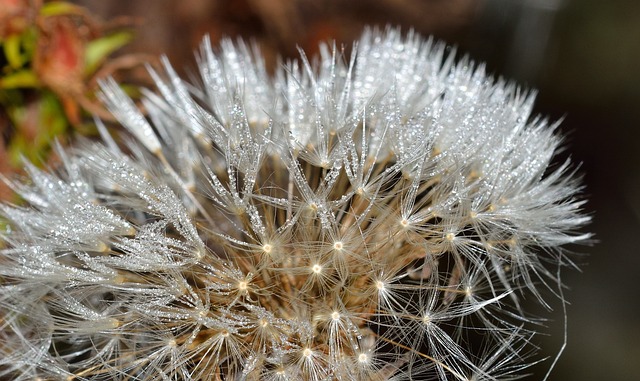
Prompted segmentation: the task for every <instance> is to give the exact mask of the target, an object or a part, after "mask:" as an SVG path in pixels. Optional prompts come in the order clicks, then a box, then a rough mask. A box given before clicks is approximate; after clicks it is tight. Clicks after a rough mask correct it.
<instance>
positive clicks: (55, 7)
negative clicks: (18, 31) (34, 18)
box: [40, 1, 82, 16]
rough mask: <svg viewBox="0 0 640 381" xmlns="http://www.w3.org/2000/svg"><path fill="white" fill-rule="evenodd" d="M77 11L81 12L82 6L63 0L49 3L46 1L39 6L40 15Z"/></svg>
mask: <svg viewBox="0 0 640 381" xmlns="http://www.w3.org/2000/svg"><path fill="white" fill-rule="evenodd" d="M78 13H82V8H80V7H79V6H77V5H74V4H70V3H67V2H64V1H53V2H51V3H46V4H44V5H42V7H41V8H40V14H41V15H42V16H57V15H68V14H78Z"/></svg>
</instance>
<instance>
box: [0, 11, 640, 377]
mask: <svg viewBox="0 0 640 381" xmlns="http://www.w3.org/2000/svg"><path fill="white" fill-rule="evenodd" d="M2 1H5V2H8V3H17V2H18V1H7V0H2ZM2 1H0V2H2ZM36 3H37V1H36ZM73 3H75V4H78V5H82V6H84V7H86V9H87V13H88V14H91V22H87V24H88V27H87V26H85V27H87V28H88V29H89V30H91V31H92V32H93V34H91V33H90V34H89V37H88V38H89V39H95V38H97V37H96V36H99V35H100V33H101V32H103V31H104V30H108V29H109V27H110V26H109V25H110V24H109V23H107V22H106V21H104V20H111V21H112V23H115V24H116V25H117V26H123V25H124V26H126V27H127V28H128V30H129V31H131V32H132V33H131V36H133V39H127V40H126V44H125V43H121V44H116V45H117V47H120V45H122V46H125V45H126V46H125V47H124V48H123V49H119V50H118V51H117V53H116V55H115V57H125V58H123V59H121V61H126V62H124V63H123V62H120V61H118V62H119V63H120V66H118V69H120V68H126V69H127V70H128V71H127V74H126V75H124V77H123V78H125V79H126V80H130V81H132V82H144V80H143V79H141V78H142V77H143V76H144V74H142V73H143V70H142V67H141V65H139V64H140V63H141V61H142V60H144V59H146V58H148V57H158V56H159V55H160V54H166V55H167V56H168V57H169V59H170V61H171V62H172V63H173V65H174V67H175V68H177V69H179V71H180V70H181V74H182V75H188V73H191V72H194V68H195V60H194V58H193V52H194V51H195V50H196V49H197V48H198V45H199V43H200V41H201V39H202V36H203V35H205V34H208V35H210V36H211V39H212V40H213V41H214V44H215V42H216V41H217V40H219V39H220V38H222V37H224V36H229V37H236V36H241V37H244V38H250V39H253V40H254V41H256V42H257V43H258V44H259V45H260V47H261V49H262V51H263V52H264V54H265V56H266V60H267V64H268V65H269V67H271V68H273V67H274V66H275V65H277V57H278V56H281V57H297V56H298V53H297V50H296V46H300V47H302V48H303V49H304V50H305V51H306V52H307V54H308V55H312V54H313V53H314V52H315V51H316V50H317V45H318V43H319V42H320V41H327V40H333V39H335V40H336V41H338V43H343V44H345V46H350V45H351V42H352V41H353V40H355V39H357V38H358V36H359V35H360V33H361V31H362V29H363V27H364V26H365V25H378V26H382V27H383V26H385V25H387V24H390V25H397V26H401V27H402V29H403V30H408V29H409V28H414V29H415V30H416V31H418V32H419V33H421V34H423V35H433V36H435V37H436V38H438V39H442V40H444V41H446V42H447V43H449V44H453V45H455V46H457V48H458V51H459V52H460V53H459V55H462V54H464V53H467V54H468V55H469V56H471V57H472V58H473V59H475V60H476V61H482V62H485V63H486V65H487V68H488V72H490V73H493V74H495V75H501V76H503V77H505V78H508V79H511V80H514V81H516V82H518V83H520V84H522V85H524V86H526V87H529V88H534V89H537V90H539V96H538V101H537V107H536V111H537V113H539V114H542V115H545V116H548V117H549V118H550V119H552V120H558V119H563V122H562V127H561V130H562V132H563V133H564V135H565V136H566V145H567V153H568V154H570V156H571V157H572V158H573V160H574V162H576V163H582V164H581V168H580V171H581V172H582V173H583V174H584V178H585V183H586V190H585V193H586V196H587V197H588V199H589V203H588V204H587V209H588V211H589V212H590V213H592V214H593V216H594V222H593V224H592V225H591V226H590V227H589V229H590V231H592V232H595V234H596V236H595V237H596V239H597V240H598V242H597V243H596V244H595V245H594V246H593V247H576V248H573V249H574V250H575V251H578V252H580V253H584V254H586V255H584V256H576V257H575V258H576V261H577V262H578V263H580V265H581V270H582V271H581V272H579V271H570V270H569V271H565V273H564V281H565V283H566V284H567V285H568V286H569V289H568V290H567V292H566V296H567V298H568V299H569V301H570V302H571V305H569V306H568V315H569V322H568V324H569V326H568V346H567V349H566V351H565V353H564V354H563V356H562V357H561V358H560V360H559V361H558V364H557V366H556V368H555V369H554V371H553V373H552V374H551V376H550V378H549V379H550V380H566V381H572V380H581V381H590V380H594V381H595V380H620V381H624V380H638V379H639V378H640V318H639V316H640V297H639V295H638V294H639V293H638V291H640V286H639V285H638V284H639V283H640V282H639V281H640V275H638V274H637V272H638V271H640V249H639V248H638V247H639V243H638V241H637V239H638V238H639V237H640V141H639V138H640V131H639V129H640V1H637V0H609V1H601V0H573V1H571V0H520V1H518V0H425V1H411V0H375V1H355V0H350V1H349V0H328V1H314V0H299V1H293V0H271V1H261V0H237V1H231V0H226V1H225V0H219V1H207V0H181V1H178V0H154V1H143V0H112V1H91V0H84V1H80V0H78V1H73ZM0 16H2V12H1V10H0ZM119 16H124V17H119ZM94 17H95V19H93V18H94ZM96 20H100V21H99V22H98V21H96ZM114 20H115V21H114ZM96 25H99V26H98V27H96ZM111 26H112V25H111ZM92 28H93V29H92ZM1 29H2V28H0V32H1ZM114 50H115V49H114ZM141 53H145V54H148V55H147V56H141V55H140V54H141ZM109 54H111V51H109ZM41 66H42V65H41ZM112 66H113V65H112ZM107 69H109V68H107ZM107 69H105V70H103V72H108V73H110V74H111V72H112V71H113V72H115V70H107ZM40 71H41V72H42V69H41V70H40ZM97 72H100V70H97ZM90 79H91V80H94V78H93V77H91V78H90ZM49 82H51V83H49ZM49 82H46V83H45V84H47V85H50V87H51V88H52V89H53V90H54V92H55V91H58V93H59V92H60V86H59V85H58V87H56V84H57V83H58V82H59V81H58V82H56V81H55V78H54V80H49ZM64 83H67V82H64ZM87 98H88V100H87V101H85V102H84V104H83V102H80V101H78V102H76V103H79V106H78V105H76V108H78V107H79V108H80V109H83V110H85V111H87V110H89V111H92V109H91V108H92V107H95V105H94V104H93V103H92V99H91V96H87ZM74 99H75V98H74ZM67 103H69V104H70V105H68V104H67ZM67 103H65V102H62V105H63V107H62V108H63V111H64V114H65V115H66V116H67V118H68V119H73V117H74V115H77V112H76V114H74V113H73V111H74V109H73V104H74V101H70V102H67ZM93 111H95V110H93ZM98 111H99V110H98ZM4 119H5V123H4V127H3V129H4V130H3V134H2V136H3V137H4V140H5V142H7V145H8V146H9V144H8V143H9V142H11V141H12V140H11V139H12V136H14V135H16V131H19V128H17V127H16V123H10V122H7V121H6V120H7V117H6V116H5V117H4ZM0 122H2V117H1V116H0ZM71 124H72V125H75V126H80V127H79V128H81V123H75V124H74V123H71ZM0 127H1V126H0ZM67 131H68V130H67ZM1 155H2V152H0V161H1V159H2V158H1ZM2 165H3V164H2V163H0V170H1V169H2ZM636 235H638V236H636ZM554 308H555V311H554V317H553V320H551V321H549V323H548V325H549V332H548V333H549V335H548V336H545V337H542V338H540V340H541V346H542V348H543V352H544V353H545V354H547V355H548V356H550V357H551V359H550V360H548V361H546V362H545V363H543V364H541V365H540V366H537V367H535V368H533V369H532V371H534V372H536V374H535V376H532V377H530V378H529V379H531V380H539V379H542V378H543V376H544V374H545V372H546V368H548V366H549V365H550V362H551V361H552V359H553V357H554V356H555V354H556V353H557V351H558V349H559V348H560V347H561V345H562V338H563V318H562V308H561V306H559V305H556V306H554Z"/></svg>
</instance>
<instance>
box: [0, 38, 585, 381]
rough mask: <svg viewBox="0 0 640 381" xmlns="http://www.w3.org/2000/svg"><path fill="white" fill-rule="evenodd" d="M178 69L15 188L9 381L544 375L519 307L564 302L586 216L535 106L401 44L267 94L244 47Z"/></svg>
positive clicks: (367, 42)
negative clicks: (475, 340) (189, 76)
mask: <svg viewBox="0 0 640 381" xmlns="http://www.w3.org/2000/svg"><path fill="white" fill-rule="evenodd" d="M162 63H163V66H164V68H163V70H162V72H156V71H154V70H151V75H152V77H153V79H154V81H155V83H156V89H154V90H151V89H150V90H145V92H144V93H145V97H144V100H143V105H144V109H145V110H146V111H145V114H143V113H142V112H141V111H139V110H138V108H137V107H136V105H135V104H134V102H133V101H132V100H131V99H129V97H128V96H127V95H125V93H124V92H123V91H122V89H121V88H120V87H119V86H118V85H117V84H116V83H115V82H114V81H113V80H108V81H105V82H104V83H103V84H102V89H103V90H102V95H101V98H102V100H103V101H104V102H105V104H106V105H107V107H108V108H109V109H110V111H111V112H112V113H113V115H114V116H115V118H116V119H117V120H118V121H119V123H120V124H121V125H122V126H123V127H124V130H125V132H123V133H122V134H118V135H116V133H114V135H113V136H112V135H111V133H110V132H108V130H107V128H106V127H105V126H104V125H103V124H102V123H101V122H98V123H97V124H98V130H99V132H100V135H101V137H102V141H101V142H87V141H82V142H79V143H78V144H77V145H76V146H75V147H74V148H73V149H69V150H67V151H64V150H62V149H60V150H59V154H60V158H61V159H60V163H61V164H60V165H59V167H58V168H56V169H55V170H53V171H43V170H40V169H38V168H36V167H35V166H34V165H31V164H26V172H27V174H28V177H29V180H28V181H15V182H12V183H11V185H12V186H13V188H14V189H15V190H16V192H17V193H18V194H19V196H20V197H21V198H22V199H23V200H24V201H25V202H24V205H22V206H16V205H2V206H0V214H1V215H2V217H3V218H5V219H6V220H7V221H8V225H7V228H6V229H4V230H3V233H2V235H1V239H2V240H3V245H4V246H3V249H1V250H0V282H1V284H0V317H1V320H2V327H1V328H0V338H1V339H2V340H0V378H2V379H5V378H6V379H12V380H18V381H23V380H24V381H26V380H33V379H46V380H60V379H74V380H75V379H78V380H112V379H136V380H141V381H146V380H169V379H171V380H174V379H175V380H178V379H179V380H185V381H200V380H211V379H224V380H247V381H249V380H260V379H267V380H296V381H297V380H303V381H307V380H310V381H311V380H312V381H316V380H327V381H329V380H345V381H346V380H348V381H360V380H362V381H365V380H366V381H368V380H376V381H391V380H411V379H434V380H449V379H457V380H464V379H468V377H467V376H468V375H471V377H477V378H478V379H501V378H505V377H506V378H510V377H516V376H518V375H519V374H520V373H522V371H524V370H525V369H526V368H527V366H528V365H529V364H531V363H533V362H536V361H537V359H535V358H534V359H531V360H527V356H528V355H530V354H532V353H533V352H534V349H535V340H533V336H534V335H533V334H534V333H535V332H536V330H538V329H539V325H537V324H536V321H533V320H532V319H530V317H529V314H528V313H527V312H526V311H524V307H523V305H522V304H521V303H520V300H522V299H525V298H526V299H531V298H532V297H533V298H534V299H538V300H540V302H541V303H543V304H545V300H544V298H545V295H544V294H545V288H551V291H552V292H551V293H552V294H553V292H555V294H556V295H562V293H561V287H562V284H561V280H560V278H559V275H558V267H561V266H562V265H564V264H565V263H568V262H570V261H568V260H567V259H568V258H567V248H566V246H567V245H569V244H575V243H581V242H584V241H585V240H586V239H588V238H589V235H588V234H585V233H581V232H580V229H581V228H582V227H583V226H584V225H585V224H586V223H588V221H589V218H588V217H586V216H584V214H583V212H582V210H581V208H582V205H583V204H584V201H583V200H582V199H581V198H580V195H579V191H580V182H579V180H578V179H577V178H576V176H575V174H574V170H573V169H572V165H571V163H570V162H568V161H567V162H565V163H560V164H555V163H554V160H555V159H554V158H555V155H556V152H557V151H558V147H559V146H560V143H561V137H560V136H558V135H557V129H556V126H555V125H554V124H551V123H550V122H549V121H547V120H546V119H544V118H540V117H536V116H535V115H533V113H532V109H533V102H534V94H533V92H530V91H527V90H523V89H521V88H519V87H517V86H516V85H515V84H512V83H507V82H505V81H503V80H500V79H498V80H494V79H492V78H491V77H489V76H487V75H486V74H485V72H484V67H483V66H482V65H481V64H475V63H473V62H471V61H470V60H469V59H466V58H463V59H460V60H456V59H455V57H454V53H453V52H452V51H450V50H449V49H447V48H446V46H445V45H443V44H441V43H438V42H435V41H434V40H432V39H423V38H422V37H420V36H418V35H416V34H415V33H414V32H408V33H406V34H404V35H403V34H402V33H401V32H400V31H399V30H397V29H392V28H388V29H387V30H385V31H379V30H368V31H367V32H365V33H364V34H363V36H362V38H361V39H360V41H359V42H358V43H357V45H356V46H354V49H353V53H351V55H347V53H344V52H343V51H342V50H341V49H338V48H337V46H336V45H322V46H321V48H320V53H319V55H318V57H316V58H307V57H305V56H303V57H302V58H301V59H300V60H293V61H291V62H289V63H287V64H286V65H284V66H283V67H282V68H280V69H278V70H276V73H275V74H274V75H273V76H270V75H269V74H268V72H267V70H266V68H265V67H264V63H263V60H262V58H261V57H260V53H259V51H258V49H257V48H255V47H252V46H250V45H248V44H245V43H243V42H241V41H238V42H236V43H232V42H230V41H228V40H225V41H223V42H222V43H221V46H220V47H219V48H213V47H212V46H211V44H210V42H209V41H208V39H205V41H204V43H203V45H202V48H201V50H200V52H199V53H198V70H199V74H200V77H201V78H200V81H199V82H200V83H199V84H189V83H187V82H185V81H184V80H183V79H181V78H179V77H178V75H177V74H176V73H175V71H174V69H173V68H172V67H171V65H170V64H169V62H168V60H166V59H163V60H162ZM561 302H563V303H564V300H561ZM471 331H473V332H471ZM468 333H472V334H468ZM472 336H481V337H480V341H481V343H480V345H474V344H472V343H470V342H468V340H469V337H472Z"/></svg>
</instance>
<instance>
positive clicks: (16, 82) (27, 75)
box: [0, 69, 40, 89]
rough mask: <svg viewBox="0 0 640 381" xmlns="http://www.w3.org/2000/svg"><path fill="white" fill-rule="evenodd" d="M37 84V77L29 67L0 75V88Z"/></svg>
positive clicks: (38, 83) (34, 85) (35, 85)
mask: <svg viewBox="0 0 640 381" xmlns="http://www.w3.org/2000/svg"><path fill="white" fill-rule="evenodd" d="M38 86H40V81H39V80H38V77H37V76H36V74H35V73H34V72H33V71H31V70H29V69H25V70H20V71H17V72H15V73H11V74H9V75H6V76H4V77H0V88H2V89H16V88H25V87H38Z"/></svg>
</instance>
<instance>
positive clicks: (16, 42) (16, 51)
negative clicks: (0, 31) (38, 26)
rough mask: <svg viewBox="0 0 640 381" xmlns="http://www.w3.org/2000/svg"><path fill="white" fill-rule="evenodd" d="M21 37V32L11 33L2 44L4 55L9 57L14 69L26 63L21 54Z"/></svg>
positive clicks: (8, 59)
mask: <svg viewBox="0 0 640 381" xmlns="http://www.w3.org/2000/svg"><path fill="white" fill-rule="evenodd" d="M20 37H21V36H20V35H19V34H13V35H10V36H8V37H7V38H5V40H4V41H3V44H2V48H3V49H4V55H5V56H6V57H7V61H8V62H9V66H11V67H12V68H14V69H19V68H20V67H21V66H22V64H23V63H24V60H23V58H22V55H21V54H20Z"/></svg>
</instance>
